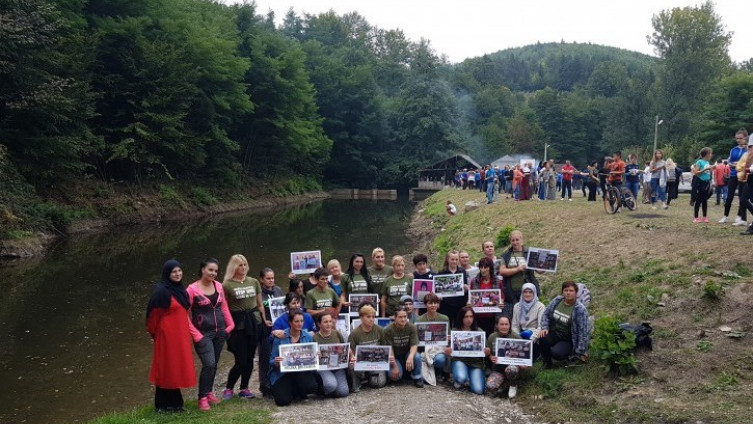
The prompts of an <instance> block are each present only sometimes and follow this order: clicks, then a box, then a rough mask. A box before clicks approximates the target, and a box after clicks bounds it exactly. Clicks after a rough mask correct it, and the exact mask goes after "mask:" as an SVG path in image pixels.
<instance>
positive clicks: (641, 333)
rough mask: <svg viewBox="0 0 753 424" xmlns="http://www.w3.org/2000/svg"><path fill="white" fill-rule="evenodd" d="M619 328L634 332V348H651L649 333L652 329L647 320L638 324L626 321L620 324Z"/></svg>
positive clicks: (652, 343)
mask: <svg viewBox="0 0 753 424" xmlns="http://www.w3.org/2000/svg"><path fill="white" fill-rule="evenodd" d="M620 329H622V330H623V331H630V332H632V333H633V334H635V348H636V349H639V348H642V347H645V348H646V349H648V350H653V348H654V341H653V340H651V333H652V332H653V331H654V329H653V328H652V327H651V325H650V324H649V323H647V322H643V323H641V324H640V325H635V326H633V325H630V324H628V323H622V324H620Z"/></svg>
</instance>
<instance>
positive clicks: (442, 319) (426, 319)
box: [416, 313, 450, 322]
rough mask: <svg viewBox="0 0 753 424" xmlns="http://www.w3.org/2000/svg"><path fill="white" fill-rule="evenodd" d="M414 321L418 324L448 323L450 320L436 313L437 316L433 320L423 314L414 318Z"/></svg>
mask: <svg viewBox="0 0 753 424" xmlns="http://www.w3.org/2000/svg"><path fill="white" fill-rule="evenodd" d="M416 321H419V322H450V318H448V317H447V315H445V314H440V313H437V316H436V317H434V319H431V318H429V314H428V313H426V314H423V315H421V316H419V317H418V318H416Z"/></svg>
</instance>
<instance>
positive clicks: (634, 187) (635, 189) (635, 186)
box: [625, 181, 641, 203]
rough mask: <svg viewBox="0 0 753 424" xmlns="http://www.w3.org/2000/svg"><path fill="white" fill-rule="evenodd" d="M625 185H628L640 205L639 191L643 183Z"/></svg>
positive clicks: (627, 183) (628, 182) (635, 182)
mask: <svg viewBox="0 0 753 424" xmlns="http://www.w3.org/2000/svg"><path fill="white" fill-rule="evenodd" d="M625 184H626V185H627V188H628V190H630V192H631V193H633V197H634V198H635V203H638V190H639V189H640V188H641V183H640V182H639V181H634V182H631V181H627V182H626V183H625Z"/></svg>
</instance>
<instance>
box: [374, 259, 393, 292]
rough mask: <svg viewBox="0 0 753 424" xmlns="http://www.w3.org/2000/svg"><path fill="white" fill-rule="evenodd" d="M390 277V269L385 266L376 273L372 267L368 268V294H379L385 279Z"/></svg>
mask: <svg viewBox="0 0 753 424" xmlns="http://www.w3.org/2000/svg"><path fill="white" fill-rule="evenodd" d="M390 275H392V267H391V266H389V265H385V266H384V268H382V269H380V270H378V271H377V269H376V268H374V267H369V276H371V285H370V286H369V293H374V294H381V293H382V285H383V284H384V282H385V281H387V277H389V276H390Z"/></svg>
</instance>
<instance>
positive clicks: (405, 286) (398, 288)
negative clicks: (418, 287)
mask: <svg viewBox="0 0 753 424" xmlns="http://www.w3.org/2000/svg"><path fill="white" fill-rule="evenodd" d="M412 289H413V276H412V275H408V274H405V275H403V278H399V279H398V278H395V277H394V276H392V275H390V276H389V277H387V280H386V281H385V282H384V284H383V285H382V292H381V293H380V295H382V296H387V316H388V317H391V316H392V315H393V314H394V313H395V308H397V307H398V306H400V298H401V297H403V296H405V295H406V294H407V295H410V294H411V290H412Z"/></svg>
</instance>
